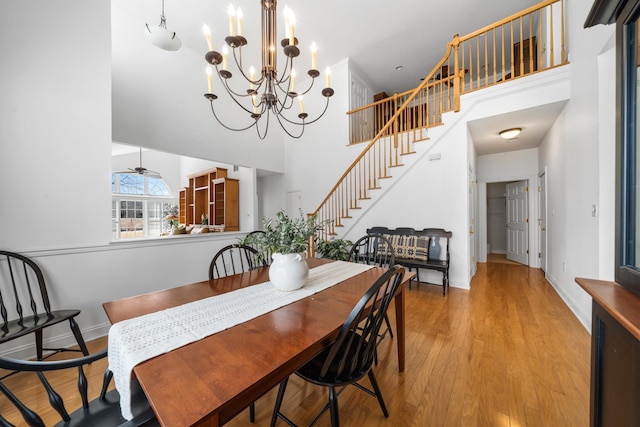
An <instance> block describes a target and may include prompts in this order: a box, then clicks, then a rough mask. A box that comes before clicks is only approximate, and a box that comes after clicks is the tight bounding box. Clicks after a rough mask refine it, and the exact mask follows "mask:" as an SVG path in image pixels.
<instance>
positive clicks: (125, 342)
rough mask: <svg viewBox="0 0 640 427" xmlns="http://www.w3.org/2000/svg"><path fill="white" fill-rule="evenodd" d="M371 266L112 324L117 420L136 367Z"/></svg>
mask: <svg viewBox="0 0 640 427" xmlns="http://www.w3.org/2000/svg"><path fill="white" fill-rule="evenodd" d="M370 268H371V266H369V265H363V264H355V263H350V262H344V261H336V262H331V263H329V264H323V265H321V266H319V267H316V268H312V269H310V270H309V279H308V280H307V282H306V283H305V285H304V287H302V288H301V289H298V290H296V291H291V292H282V291H278V290H276V289H275V288H274V287H273V285H272V284H271V282H264V283H261V284H258V285H254V286H249V287H246V288H242V289H238V290H235V291H232V292H228V293H225V294H222V295H216V296H213V297H210V298H206V299H203V300H198V301H194V302H191V303H188V304H184V305H180V306H178V307H172V308H169V309H166V310H162V311H158V312H155V313H150V314H147V315H144V316H140V317H136V318H133V319H128V320H124V321H122V322H118V323H116V324H115V325H113V326H111V328H110V329H109V369H110V370H111V371H112V372H113V376H114V379H115V384H116V388H117V389H118V392H119V393H120V406H121V409H122V416H123V417H124V418H126V419H127V420H130V419H131V418H133V415H132V413H131V396H130V394H131V390H130V386H131V371H132V370H133V368H134V367H135V366H136V365H137V364H139V363H142V362H144V361H145V360H148V359H151V358H153V357H155V356H158V355H160V354H163V353H167V352H169V351H171V350H175V349H176V348H179V347H182V346H184V345H187V344H189V343H192V342H194V341H198V340H200V339H202V338H205V337H207V336H209V335H213V334H215V333H216V332H220V331H223V330H225V329H228V328H230V327H232V326H235V325H238V324H240V323H243V322H246V321H248V320H251V319H253V318H255V317H258V316H260V315H262V314H265V313H268V312H270V311H273V310H275V309H277V308H279V307H283V306H285V305H287V304H291V303H292V302H295V301H297V300H300V299H303V298H306V297H308V296H310V295H313V294H315V293H317V292H320V291H322V290H324V289H327V288H329V287H331V286H333V285H335V284H337V283H340V282H342V281H344V280H346V279H349V278H350V277H353V276H356V275H358V274H360V273H362V272H364V271H366V270H368V269H370Z"/></svg>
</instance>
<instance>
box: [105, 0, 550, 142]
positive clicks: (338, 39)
mask: <svg viewBox="0 0 640 427" xmlns="http://www.w3.org/2000/svg"><path fill="white" fill-rule="evenodd" d="M231 3H232V4H233V6H235V7H241V8H242V10H243V13H244V21H243V35H244V36H245V37H246V38H247V39H248V40H249V45H248V46H247V47H246V48H245V49H244V56H245V58H255V60H256V61H257V62H256V65H258V66H259V59H258V58H259V55H258V52H257V46H258V45H259V38H260V33H259V30H260V1H258V0H232V2H231ZM536 3H537V1H536V0H509V1H504V0H485V1H482V2H480V1H476V0H447V1H446V2H445V1H443V0H421V1H416V0H395V1H394V2H390V3H379V2H372V1H370V0H350V1H338V0H326V1H322V2H310V1H308V0H307V1H303V0H288V1H286V2H285V1H281V2H280V3H279V4H278V10H279V12H278V20H279V22H280V23H282V21H283V18H282V13H281V12H282V9H284V6H285V5H287V6H289V7H290V8H291V9H292V10H293V12H294V13H295V15H296V21H297V23H296V30H295V33H296V37H297V38H298V39H299V41H300V47H301V50H302V53H301V56H300V58H299V63H300V64H303V63H304V59H303V58H305V57H306V58H308V57H309V56H310V55H309V54H308V53H307V52H305V51H304V50H305V47H307V46H310V45H311V43H312V42H314V41H315V42H316V43H317V45H318V67H317V68H318V69H320V70H321V71H322V70H324V67H326V66H327V65H331V64H334V63H337V62H339V61H341V60H342V59H344V58H347V57H349V58H350V59H351V60H352V61H353V62H355V63H356V65H357V66H358V67H359V68H361V69H362V70H363V71H364V72H365V73H366V74H367V76H368V77H369V78H370V79H371V81H372V83H373V84H374V85H375V87H376V89H377V90H379V91H385V92H387V93H389V94H391V93H394V92H403V91H405V90H408V89H411V88H414V87H416V86H417V85H418V84H419V83H420V79H421V78H423V77H425V75H426V73H428V72H429V71H431V69H432V68H433V67H434V66H435V64H436V63H437V61H438V60H440V59H441V58H442V55H443V54H444V52H445V49H446V45H447V43H448V42H449V41H451V39H452V37H453V35H454V34H456V33H457V34H460V35H465V34H468V33H470V32H473V31H475V30H477V29H480V28H482V27H484V26H486V25H488V24H491V23H493V22H495V21H498V20H500V19H502V18H505V17H507V16H509V15H511V14H513V13H516V12H518V11H521V10H523V9H526V8H527V7H529V6H532V5H534V4H536ZM161 4H162V2H161V0H154V1H152V0H112V5H113V6H114V7H116V8H118V9H121V10H123V11H125V12H126V13H128V14H130V15H131V16H134V17H136V18H137V19H139V21H140V31H143V28H144V24H145V23H148V24H149V25H150V26H151V25H158V24H159V22H160V11H161ZM228 5H229V2H220V1H214V0H180V1H178V0H165V15H166V19H167V28H168V29H169V30H171V31H175V32H176V33H177V35H178V37H179V38H180V39H181V41H182V49H192V50H194V51H200V52H202V55H203V57H204V54H205V52H206V51H207V50H208V49H207V45H206V42H205V39H204V36H203V34H202V26H203V24H205V23H206V24H207V25H208V26H209V27H210V28H211V31H212V38H213V42H214V45H215V46H216V50H220V49H221V48H220V46H221V45H222V44H223V41H222V40H223V38H224V37H225V36H226V35H227V34H228V32H229V24H228V18H227V12H226V10H227V7H228ZM112 25H113V31H118V22H112ZM282 37H284V34H282ZM149 48H150V49H152V48H153V49H156V48H155V47H153V46H152V45H151V44H150V43H149ZM252 49H256V50H255V51H252ZM203 64H204V60H203ZM245 64H246V65H245V66H246V67H248V65H252V64H248V63H247V62H245ZM399 65H401V66H402V70H401V71H396V67H397V66H399ZM560 109H561V106H555V107H553V108H542V109H535V110H528V111H526V112H519V113H513V114H508V115H505V116H500V117H494V118H491V119H487V120H483V121H479V122H473V123H470V130H471V135H472V136H473V139H474V142H475V144H476V147H477V151H478V154H490V153H494V152H499V151H510V150H513V149H514V147H519V148H515V149H521V148H530V147H531V146H537V144H539V143H540V142H541V140H542V138H543V137H544V135H545V134H546V132H547V131H548V129H549V127H550V126H551V124H552V123H553V121H555V117H557V114H558V113H559V111H560ZM554 114H555V116H554ZM514 126H518V127H523V128H524V129H525V131H523V133H522V135H521V137H520V140H519V141H517V144H509V145H505V143H504V142H503V141H504V140H501V139H500V138H499V137H497V132H498V131H499V130H501V129H504V128H507V127H514Z"/></svg>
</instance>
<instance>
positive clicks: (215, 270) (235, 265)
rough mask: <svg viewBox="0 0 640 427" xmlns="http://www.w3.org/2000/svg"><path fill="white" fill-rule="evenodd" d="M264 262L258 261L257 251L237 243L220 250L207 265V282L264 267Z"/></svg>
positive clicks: (265, 264)
mask: <svg viewBox="0 0 640 427" xmlns="http://www.w3.org/2000/svg"><path fill="white" fill-rule="evenodd" d="M266 266H267V263H266V262H265V261H264V260H259V259H258V251H257V250H255V249H254V248H252V247H250V246H248V245H243V244H239V243H234V244H232V245H229V246H225V247H224V248H222V249H220V250H219V251H218V252H217V253H216V254H215V255H214V256H213V259H212V260H211V264H209V280H211V279H217V278H219V277H226V276H231V275H233V274H238V273H245V272H247V271H251V270H253V269H255V268H260V267H266Z"/></svg>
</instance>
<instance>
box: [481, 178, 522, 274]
mask: <svg viewBox="0 0 640 427" xmlns="http://www.w3.org/2000/svg"><path fill="white" fill-rule="evenodd" d="M528 217H529V194H528V181H527V180H522V181H506V182H496V183H488V184H487V190H486V227H487V229H486V238H487V262H515V263H519V264H524V265H528V264H529V220H528Z"/></svg>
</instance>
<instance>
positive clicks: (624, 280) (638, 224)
mask: <svg viewBox="0 0 640 427" xmlns="http://www.w3.org/2000/svg"><path fill="white" fill-rule="evenodd" d="M596 6H597V7H596ZM594 11H595V12H594ZM639 17H640V1H638V0H633V1H610V0H609V1H604V0H597V1H596V3H595V4H594V8H593V9H592V14H590V16H589V18H588V20H587V24H592V23H594V24H595V23H612V22H616V43H617V55H616V56H617V61H618V62H617V67H616V68H617V72H616V74H617V76H616V78H617V80H618V81H619V84H618V85H617V103H618V108H619V112H620V114H617V117H618V118H617V120H618V121H617V123H616V133H617V135H616V151H617V152H616V171H617V173H618V174H619V175H618V176H617V177H616V178H617V179H616V193H617V197H616V215H617V218H616V282H618V283H620V284H621V285H622V286H624V287H625V288H626V289H628V290H630V291H631V292H633V293H635V294H638V295H640V150H638V141H640V138H639V135H638V130H639V126H638V124H640V120H639V119H640V109H639V108H638V100H639V96H640V92H639V91H638V87H639V84H638V83H639V80H640V72H639V66H640V51H639V48H640V44H639V43H638V34H639V31H638V18H639Z"/></svg>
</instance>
